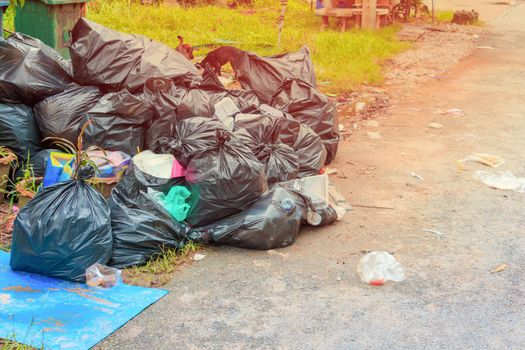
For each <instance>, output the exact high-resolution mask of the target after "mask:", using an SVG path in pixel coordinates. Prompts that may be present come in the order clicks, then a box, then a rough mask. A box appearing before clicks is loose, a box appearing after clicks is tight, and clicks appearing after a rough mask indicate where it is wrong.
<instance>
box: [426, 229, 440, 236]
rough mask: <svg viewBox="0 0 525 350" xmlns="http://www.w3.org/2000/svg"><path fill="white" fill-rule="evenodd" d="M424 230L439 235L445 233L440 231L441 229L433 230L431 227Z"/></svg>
mask: <svg viewBox="0 0 525 350" xmlns="http://www.w3.org/2000/svg"><path fill="white" fill-rule="evenodd" d="M423 232H428V233H433V234H435V235H438V236H444V235H445V234H444V233H443V232H439V231H436V230H431V229H428V228H424V229H423Z"/></svg>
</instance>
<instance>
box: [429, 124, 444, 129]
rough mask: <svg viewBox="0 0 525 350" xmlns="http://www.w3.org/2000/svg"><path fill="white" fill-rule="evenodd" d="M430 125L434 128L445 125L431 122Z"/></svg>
mask: <svg viewBox="0 0 525 350" xmlns="http://www.w3.org/2000/svg"><path fill="white" fill-rule="evenodd" d="M428 126H429V127H431V128H432V129H441V128H442V127H443V125H441V124H439V123H430V124H429V125H428Z"/></svg>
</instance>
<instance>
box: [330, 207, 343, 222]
mask: <svg viewBox="0 0 525 350" xmlns="http://www.w3.org/2000/svg"><path fill="white" fill-rule="evenodd" d="M332 208H334V210H335V213H336V215H337V221H341V220H343V217H344V216H345V214H346V209H345V208H343V207H338V206H337V205H332Z"/></svg>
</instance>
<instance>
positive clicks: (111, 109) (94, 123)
mask: <svg viewBox="0 0 525 350" xmlns="http://www.w3.org/2000/svg"><path fill="white" fill-rule="evenodd" d="M153 115H154V110H153V107H152V106H151V104H150V103H149V101H148V100H147V99H146V98H145V97H144V96H143V95H133V94H131V93H129V92H128V91H127V90H122V91H120V92H116V93H109V94H106V95H104V96H103V97H102V98H101V99H100V100H99V101H98V103H97V104H96V105H94V106H93V107H92V108H91V109H90V110H89V111H88V112H87V113H86V114H85V115H84V120H83V122H86V121H87V120H91V123H90V124H89V125H88V126H87V127H86V129H85V132H84V137H83V142H84V145H85V146H86V147H89V146H97V147H100V148H102V149H104V150H107V151H121V152H124V153H127V154H130V155H135V154H136V153H137V149H140V150H141V151H142V150H143V149H144V140H145V135H146V130H147V129H148V126H149V123H150V122H151V121H152V119H153Z"/></svg>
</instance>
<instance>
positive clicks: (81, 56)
mask: <svg viewBox="0 0 525 350" xmlns="http://www.w3.org/2000/svg"><path fill="white" fill-rule="evenodd" d="M71 37H72V43H71V45H70V46H69V53H70V55H71V62H72V65H73V77H74V79H75V81H76V82H77V83H79V84H82V85H97V86H99V87H101V88H103V89H104V90H109V91H120V90H122V89H127V90H129V91H130V92H139V91H142V89H143V87H144V83H145V82H146V80H147V79H148V78H153V77H163V78H168V79H172V80H174V81H175V82H176V83H177V85H180V86H192V85H196V84H198V83H199V82H200V81H201V77H200V75H199V73H198V71H197V68H196V67H195V66H194V65H193V63H191V62H190V61H189V60H188V59H187V58H186V57H184V56H183V55H182V54H181V53H180V52H178V51H176V50H175V49H172V48H170V47H168V46H166V45H164V44H161V43H158V42H155V41H153V40H151V39H148V38H146V37H144V36H141V35H132V34H124V33H120V32H117V31H114V30H111V29H109V28H106V27H104V26H102V25H100V24H97V23H95V22H92V21H90V20H87V19H85V18H81V19H80V20H79V21H78V22H77V24H76V25H75V27H74V28H73V30H72V32H71Z"/></svg>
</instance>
